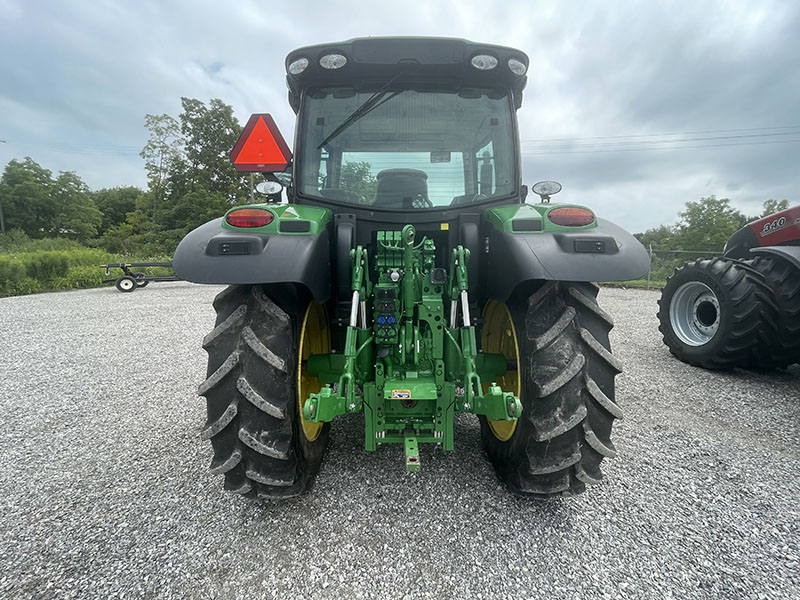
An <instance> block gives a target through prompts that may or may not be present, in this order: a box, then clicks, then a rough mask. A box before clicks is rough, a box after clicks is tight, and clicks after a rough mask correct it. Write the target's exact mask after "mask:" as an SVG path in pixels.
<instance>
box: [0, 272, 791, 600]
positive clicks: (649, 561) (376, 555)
mask: <svg viewBox="0 0 800 600" xmlns="http://www.w3.org/2000/svg"><path fill="white" fill-rule="evenodd" d="M219 289H220V288H216V287H202V286H194V285H191V284H188V283H182V282H179V283H166V284H153V285H151V286H149V287H148V288H147V289H143V290H139V291H137V292H135V293H133V294H120V293H119V292H117V291H116V290H115V289H113V288H105V289H97V290H87V291H78V292H68V293H60V294H41V295H35V296H27V297H20V298H6V299H2V300H0V369H1V371H0V372H1V373H2V377H1V378H0V406H1V407H2V415H3V418H2V420H0V596H3V597H6V598H20V597H23V598H24V597H36V598H39V597H45V598H48V597H53V598H72V597H80V598H115V597H128V598H130V597H158V598H258V597H265V598H295V597H296V598H310V597H312V596H319V597H323V598H326V597H330V598H362V597H364V598H366V597H387V598H405V597H408V598H428V597H429V598H504V597H518V598H527V597H543V598H576V599H583V598H671V597H674V598H681V599H686V598H736V599H739V598H770V599H771V598H790V597H791V598H797V597H800V596H799V595H798V594H800V592H798V590H800V547H799V546H800V536H798V522H799V521H800V518H799V516H800V515H799V513H800V483H799V482H798V465H800V461H799V460H798V458H799V457H800V453H799V452H798V445H797V441H798V422H800V418H799V416H800V368H798V366H796V365H795V366H794V367H792V368H790V369H789V370H788V371H783V372H780V371H775V372H764V373H750V372H745V371H733V372H728V373H711V372H706V371H702V370H700V369H696V368H693V367H689V366H687V365H684V364H682V363H679V362H678V361H677V360H675V359H673V358H672V357H671V356H670V355H669V353H668V351H667V350H666V347H665V346H663V345H662V343H661V339H660V335H659V334H658V331H657V329H656V319H655V316H654V315H655V311H656V300H657V298H658V294H657V293H654V292H646V291H636V290H623V289H604V290H603V291H602V292H601V296H600V300H601V303H602V305H603V306H604V308H605V309H606V310H608V311H609V312H610V313H612V314H613V316H614V317H615V319H616V322H617V327H616V328H615V329H614V330H613V332H612V344H614V348H615V350H616V352H617V354H618V356H620V358H622V360H623V361H624V363H625V368H626V370H625V373H624V374H623V375H621V376H620V377H619V378H618V379H617V382H618V392H617V400H618V402H619V403H620V404H621V405H622V407H623V408H624V409H625V411H626V418H625V420H623V421H622V422H618V425H617V427H616V430H615V438H614V439H615V444H616V446H617V449H618V450H619V457H618V458H616V459H614V460H611V461H606V463H604V464H605V465H606V466H605V473H606V480H605V481H604V482H603V483H601V484H599V485H596V486H593V487H590V488H589V490H588V492H587V493H586V494H584V495H582V496H579V497H576V498H572V499H563V500H548V501H525V500H521V499H517V498H514V497H512V496H510V495H509V494H508V493H506V491H505V489H504V487H502V486H501V485H500V484H499V483H498V482H497V480H496V478H495V476H494V474H493V471H492V469H491V466H490V465H489V463H488V462H487V460H486V459H485V457H484V455H483V452H482V450H481V446H480V435H479V427H478V423H477V419H475V418H473V417H471V416H470V415H459V416H458V418H457V421H456V450H455V451H454V452H452V453H449V454H445V453H443V452H441V451H436V450H435V449H433V448H428V447H423V448H422V449H421V453H422V465H423V468H422V472H421V473H418V474H406V473H405V471H404V460H403V455H402V451H401V449H400V448H399V447H394V446H393V447H381V448H380V450H379V451H377V452H374V453H366V452H365V451H363V450H362V439H363V425H362V423H361V422H360V420H359V419H358V418H357V417H356V416H353V417H349V418H340V419H339V420H337V421H336V422H335V423H334V427H333V429H332V433H331V444H330V447H329V451H328V455H327V458H326V459H325V462H324V463H323V465H322V471H321V473H320V475H319V477H318V479H317V483H316V485H315V487H314V489H313V490H312V492H311V494H310V495H308V496H306V497H304V498H301V499H298V500H292V501H288V502H285V503H283V504H269V503H259V502H253V501H247V500H243V499H241V498H239V497H237V496H235V495H233V494H229V493H225V492H223V491H222V489H221V487H222V486H221V483H222V482H221V477H219V476H212V475H210V474H209V473H208V471H207V467H208V463H209V462H210V459H211V451H210V447H209V444H208V443H207V442H202V441H200V439H199V436H198V434H199V431H200V428H201V426H202V425H203V423H204V421H205V414H204V413H205V408H204V404H203V400H202V399H198V398H197V397H196V396H195V390H196V388H197V385H198V384H199V383H200V382H201V381H202V379H203V375H204V373H205V353H204V352H203V351H202V350H201V348H200V341H201V339H202V337H203V335H204V334H205V333H207V332H208V331H209V330H210V329H211V325H212V323H213V318H214V316H213V310H212V308H211V299H212V298H213V296H214V295H215V293H216V292H217V291H218V290H219Z"/></svg>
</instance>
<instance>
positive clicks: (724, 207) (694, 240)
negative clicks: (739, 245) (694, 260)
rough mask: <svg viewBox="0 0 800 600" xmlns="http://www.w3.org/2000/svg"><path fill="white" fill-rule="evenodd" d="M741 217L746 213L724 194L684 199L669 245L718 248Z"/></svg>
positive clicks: (688, 248)
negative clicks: (684, 206) (695, 200)
mask: <svg viewBox="0 0 800 600" xmlns="http://www.w3.org/2000/svg"><path fill="white" fill-rule="evenodd" d="M745 221H746V217H745V216H744V215H743V214H742V213H741V212H739V211H738V210H736V209H735V208H733V207H732V206H731V201H730V200H729V199H728V198H719V199H718V198H717V197H716V196H709V197H708V198H701V199H700V201H699V202H687V203H686V208H685V209H684V211H683V212H681V213H680V221H679V223H678V225H677V227H676V228H675V235H674V236H672V238H671V239H670V241H669V246H670V247H671V248H673V249H683V250H710V251H720V252H721V251H722V249H723V247H724V246H725V242H727V241H728V238H729V237H730V236H731V235H733V233H735V232H736V231H737V230H738V229H739V228H740V227H741V226H742V223H743V222H745Z"/></svg>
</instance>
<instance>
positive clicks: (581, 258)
mask: <svg viewBox="0 0 800 600" xmlns="http://www.w3.org/2000/svg"><path fill="white" fill-rule="evenodd" d="M489 230H490V233H489V236H488V238H489V239H488V246H487V250H488V261H487V263H488V264H487V266H488V268H487V275H488V281H487V283H488V288H487V293H488V295H489V297H492V298H497V299H500V300H503V301H505V300H507V299H508V297H509V296H511V294H512V293H513V292H514V289H515V288H516V287H517V286H518V285H519V284H520V283H523V282H525V281H532V280H537V279H538V280H542V279H545V280H553V281H629V280H631V279H639V278H640V277H643V276H644V275H646V274H647V271H648V269H649V268H650V256H649V255H648V254H647V250H645V249H644V246H642V244H641V243H640V242H639V240H637V239H636V238H635V237H633V236H632V235H631V234H630V233H628V232H627V231H625V230H624V229H622V228H621V227H619V226H617V225H615V224H614V223H612V222H610V221H606V220H605V219H597V227H595V228H592V229H582V230H581V231H575V232H552V233H550V232H541V233H534V232H531V233H518V232H505V231H500V230H498V229H496V228H494V227H490V228H489Z"/></svg>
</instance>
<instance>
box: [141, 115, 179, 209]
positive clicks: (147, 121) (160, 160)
mask: <svg viewBox="0 0 800 600" xmlns="http://www.w3.org/2000/svg"><path fill="white" fill-rule="evenodd" d="M144 126H145V127H146V128H147V129H148V130H149V131H150V138H149V139H148V140H147V143H146V144H145V145H144V148H142V151H141V152H140V153H139V156H141V157H142V158H143V159H144V168H145V171H147V182H148V185H149V187H150V191H152V192H153V196H152V198H153V207H154V209H155V207H156V206H157V205H158V204H159V203H160V202H161V201H162V200H163V199H164V195H165V193H166V189H165V188H166V186H167V178H168V177H169V175H170V174H171V173H174V172H175V171H176V169H178V165H179V164H180V163H181V162H182V154H183V138H181V127H180V124H179V123H178V121H176V120H175V119H173V118H172V117H171V116H169V115H167V114H162V115H145V116H144Z"/></svg>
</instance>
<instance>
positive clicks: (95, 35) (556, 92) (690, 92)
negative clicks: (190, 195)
mask: <svg viewBox="0 0 800 600" xmlns="http://www.w3.org/2000/svg"><path fill="white" fill-rule="evenodd" d="M799 32H800V3H798V2H795V1H794V0H781V1H768V0H759V1H754V2H740V1H727V2H724V1H717V0H702V1H697V0H693V1H680V2H668V1H656V0H652V1H646V2H645V1H642V2H635V1H624V2H623V1H613V0H606V1H604V2H600V1H598V2H577V1H561V2H559V1H551V2H548V1H536V2H533V1H530V2H521V1H520V2H514V1H510V0H506V1H504V2H486V1H483V2H478V1H475V0H454V1H439V0H427V1H426V2H413V1H406V2H397V1H393V2H387V3H385V4H383V3H381V2H370V1H367V0H360V1H358V2H355V1H350V0H338V1H337V0H326V1H324V2H313V1H303V0H295V1H294V2H271V1H269V0H261V1H249V0H235V1H231V2H225V3H223V2H211V1H201V0H191V1H190V0H174V1H171V0H130V1H123V0H118V1H116V2H112V1H103V0H91V1H89V0H72V1H67V0H50V1H44V0H0V56H2V61H0V140H4V143H0V166H4V165H5V164H6V163H7V162H8V161H9V160H11V159H13V158H17V159H21V158H23V157H25V156H30V157H31V158H33V159H34V160H36V161H37V162H38V163H40V164H41V165H42V166H44V167H46V168H48V169H50V170H51V171H53V172H54V173H55V172H58V171H75V172H76V173H78V174H79V175H80V176H81V177H82V178H83V179H84V181H86V182H87V183H88V184H89V186H90V187H91V188H93V189H99V188H102V187H113V186H120V185H137V186H140V187H144V186H145V185H146V183H145V182H146V179H145V173H144V166H143V162H142V160H141V159H140V158H139V156H138V153H139V150H140V149H141V148H142V146H143V145H144V143H145V141H146V139H147V131H146V130H145V128H144V115H145V114H146V113H151V114H161V113H169V114H171V115H173V116H175V117H177V116H178V115H179V113H180V97H181V96H188V97H192V98H198V99H201V100H204V101H207V100H209V99H211V98H220V99H222V100H223V101H224V102H226V103H228V104H231V105H232V106H233V107H234V109H235V112H236V115H237V117H238V118H239V121H240V122H242V123H244V122H245V121H246V120H247V117H248V116H249V115H250V114H251V113H253V112H270V113H272V114H273V116H274V117H275V118H276V121H277V122H278V124H279V126H280V128H281V129H282V131H283V132H284V135H285V137H287V139H290V138H291V135H292V131H293V128H294V121H293V113H292V111H291V110H290V108H289V106H288V104H287V102H286V92H285V90H286V87H285V83H284V72H283V60H284V57H285V56H286V54H287V53H288V52H289V51H290V50H292V49H294V48H297V47H299V46H304V45H307V44H315V43H322V42H329V41H337V40H342V39H349V38H352V37H359V36H368V35H372V36H381V35H435V36H453V37H464V38H467V39H471V40H474V41H483V42H489V43H498V44H504V45H509V46H513V47H516V48H519V49H521V50H523V51H524V52H526V53H527V54H528V55H529V56H530V59H531V68H530V71H529V81H528V88H527V91H526V96H525V100H524V104H523V107H522V109H521V111H520V112H519V120H520V137H521V139H522V152H523V163H524V170H523V180H524V182H525V183H527V184H528V185H531V184H533V183H535V182H536V181H539V180H542V179H555V180H558V181H560V182H561V183H562V184H563V186H564V191H563V192H562V193H561V194H560V196H559V197H557V198H556V199H558V200H561V201H569V202H578V203H583V204H586V205H589V206H591V207H592V208H594V209H595V210H596V211H597V212H598V213H599V214H600V215H601V216H604V217H606V218H610V219H612V220H614V221H617V222H618V223H619V224H621V225H622V226H624V227H626V228H628V229H630V230H632V231H642V230H644V229H647V228H650V227H655V226H657V225H660V224H662V223H672V222H675V220H676V218H677V213H678V212H679V210H680V209H681V208H682V207H683V204H684V203H685V202H686V201H688V200H698V199H699V198H701V197H703V196H708V195H711V194H716V195H717V196H718V197H728V198H730V199H731V200H732V201H733V203H734V205H735V206H737V207H738V208H740V209H741V210H742V211H743V212H745V213H747V214H757V213H758V212H759V210H760V207H761V204H762V203H763V201H764V200H766V199H768V198H775V199H784V198H785V199H788V200H789V201H790V203H791V204H797V203H800V182H799V181H798V179H800V33H799Z"/></svg>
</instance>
